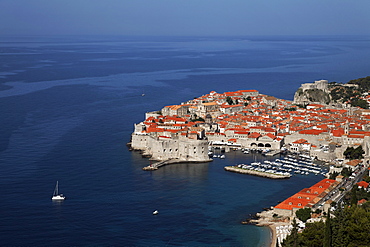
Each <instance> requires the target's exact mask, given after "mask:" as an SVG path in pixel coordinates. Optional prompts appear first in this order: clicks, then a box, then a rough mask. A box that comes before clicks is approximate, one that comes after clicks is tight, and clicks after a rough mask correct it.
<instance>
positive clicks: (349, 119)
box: [129, 80, 370, 170]
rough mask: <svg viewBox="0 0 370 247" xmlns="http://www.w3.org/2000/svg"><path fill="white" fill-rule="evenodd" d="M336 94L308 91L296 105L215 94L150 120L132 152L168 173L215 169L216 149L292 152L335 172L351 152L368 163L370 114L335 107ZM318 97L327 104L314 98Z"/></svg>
mask: <svg viewBox="0 0 370 247" xmlns="http://www.w3.org/2000/svg"><path fill="white" fill-rule="evenodd" d="M334 86H335V87H338V85H336V84H335V85H334ZM334 86H333V84H332V83H328V81H326V80H320V81H315V82H313V83H304V84H302V86H301V87H300V88H299V89H298V90H297V92H296V95H295V98H294V101H289V100H284V99H278V98H276V97H273V96H268V95H264V94H261V93H260V92H258V91H257V90H238V91H234V92H224V93H217V92H215V91H212V92H210V93H208V94H205V95H203V96H200V97H197V98H194V99H192V100H189V101H187V102H182V103H180V104H179V105H169V106H165V107H164V108H162V109H161V110H159V111H154V112H148V113H146V117H145V120H144V121H143V122H141V123H138V124H135V126H134V127H135V128H134V129H135V130H134V132H133V133H132V135H131V142H130V143H129V145H130V147H131V149H132V150H139V151H141V152H142V155H143V156H145V157H150V159H151V160H155V161H161V162H162V163H161V164H162V165H163V164H166V162H168V163H179V162H208V161H212V158H211V157H210V156H209V149H210V148H211V147H218V148H222V149H223V150H225V152H228V151H230V150H231V149H235V148H240V149H243V148H245V149H253V150H259V151H263V152H270V153H277V152H280V151H281V150H286V151H289V152H291V153H297V154H298V153H299V154H305V155H308V156H310V157H314V158H316V159H317V160H321V161H324V162H327V163H329V164H330V165H333V166H344V165H348V166H351V164H350V163H349V164H346V163H345V160H346V158H347V157H345V155H344V153H345V151H346V150H348V149H351V148H352V149H355V148H359V147H361V149H362V150H363V154H364V162H366V163H368V160H369V157H370V145H369V144H370V110H368V109H362V108H360V107H359V106H354V105H351V104H350V103H349V101H348V100H347V101H343V102H339V103H338V101H335V102H332V103H330V102H331V101H330V98H332V97H334V96H331V94H329V93H328V92H329V91H330V90H331V89H332V88H333V87H334ZM341 87H342V88H352V89H353V88H356V85H349V86H347V84H343V85H341ZM315 92H316V93H318V94H319V95H321V97H316V98H312V95H315V94H314V93H315ZM360 99H361V100H363V101H370V96H369V92H368V91H366V92H363V93H362V94H361V95H360ZM310 100H317V102H316V101H315V102H312V101H310ZM322 101H326V102H327V103H323V102H322ZM149 170H150V169H149Z"/></svg>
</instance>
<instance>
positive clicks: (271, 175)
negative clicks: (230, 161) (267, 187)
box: [224, 166, 291, 179]
mask: <svg viewBox="0 0 370 247" xmlns="http://www.w3.org/2000/svg"><path fill="white" fill-rule="evenodd" d="M224 169H225V171H229V172H236V173H242V174H248V175H253V176H259V177H265V178H271V179H285V178H290V177H291V175H290V174H289V175H288V174H285V175H283V174H274V173H269V172H262V171H255V170H250V169H243V168H239V167H236V166H225V167H224Z"/></svg>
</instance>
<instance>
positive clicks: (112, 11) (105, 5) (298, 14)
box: [0, 0, 370, 35]
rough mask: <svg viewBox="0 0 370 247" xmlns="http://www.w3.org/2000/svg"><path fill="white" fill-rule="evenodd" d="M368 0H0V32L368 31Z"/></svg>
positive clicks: (304, 32)
mask: <svg viewBox="0 0 370 247" xmlns="http://www.w3.org/2000/svg"><path fill="white" fill-rule="evenodd" d="M369 13H370V0H0V35H49V34H63V35H64V34H71V35H76V34H92V35H95V34H109V35H276V34H282V35H325V34H350V35H352V34H355V35H357V34H360V35H361V34H370V15H369Z"/></svg>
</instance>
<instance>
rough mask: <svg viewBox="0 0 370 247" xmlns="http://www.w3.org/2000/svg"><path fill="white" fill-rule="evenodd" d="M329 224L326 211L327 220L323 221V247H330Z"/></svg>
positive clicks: (328, 216) (330, 234) (328, 215)
mask: <svg viewBox="0 0 370 247" xmlns="http://www.w3.org/2000/svg"><path fill="white" fill-rule="evenodd" d="M331 238H332V233H331V222H330V210H329V209H328V214H327V218H326V221H325V234H324V245H323V246H324V247H331Z"/></svg>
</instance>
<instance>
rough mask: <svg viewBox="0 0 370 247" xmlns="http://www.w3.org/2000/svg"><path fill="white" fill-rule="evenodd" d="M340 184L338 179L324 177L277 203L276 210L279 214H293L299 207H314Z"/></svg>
mask: <svg viewBox="0 0 370 247" xmlns="http://www.w3.org/2000/svg"><path fill="white" fill-rule="evenodd" d="M338 184H339V182H338V181H336V180H333V179H323V180H321V181H320V182H318V183H316V184H314V185H312V186H311V187H310V188H306V189H303V190H301V191H299V192H298V193H296V194H294V195H292V196H291V197H289V198H287V199H285V200H284V201H282V202H281V203H279V204H278V205H276V206H275V207H274V212H275V213H276V214H278V215H283V216H293V215H294V214H295V212H296V211H297V210H298V209H301V208H307V207H308V208H312V207H314V206H316V205H317V203H319V202H320V201H321V200H322V199H323V198H324V197H325V196H326V195H327V194H328V193H330V191H332V190H333V189H334V188H335V187H336V186H338Z"/></svg>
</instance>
